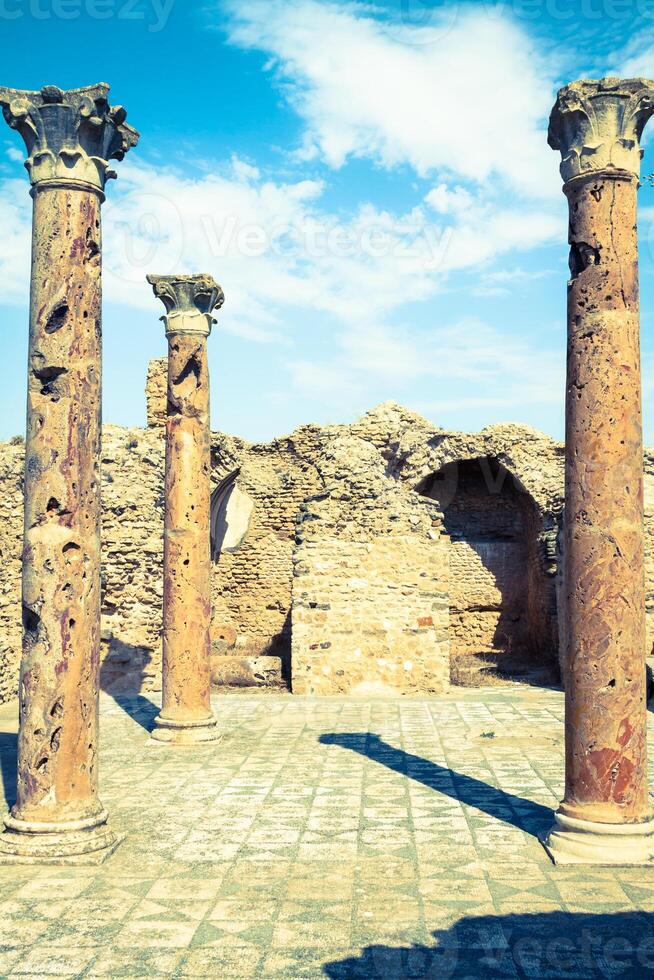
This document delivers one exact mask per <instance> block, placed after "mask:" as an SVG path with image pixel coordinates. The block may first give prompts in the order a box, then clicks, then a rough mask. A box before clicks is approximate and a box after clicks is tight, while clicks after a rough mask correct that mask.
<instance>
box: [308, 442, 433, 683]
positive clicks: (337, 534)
mask: <svg viewBox="0 0 654 980" xmlns="http://www.w3.org/2000/svg"><path fill="white" fill-rule="evenodd" d="M357 442H358V443H359V444H358V445H357V444H356V443H357ZM353 450H355V451H353ZM322 463H323V467H322V473H323V477H324V479H325V484H326V485H325V489H324V490H323V491H322V493H320V494H318V495H317V496H314V497H311V498H309V499H308V500H307V501H306V502H305V503H304V504H303V506H302V507H301V508H300V514H299V517H298V527H297V544H298V546H297V549H296V552H295V557H294V576H295V577H294V581H293V607H292V658H291V660H292V686H293V691H294V692H295V693H299V694H355V695H359V694H371V693H375V694H381V693H383V694H417V693H434V692H438V691H443V690H445V689H446V688H447V687H449V680H450V657H449V644H450V639H449V631H448V620H449V604H448V595H447V583H448V553H449V548H448V544H449V542H448V540H447V539H446V538H442V537H441V520H440V512H439V510H438V508H437V506H436V505H435V504H433V502H431V501H429V500H426V499H424V498H420V497H419V496H418V495H417V494H407V493H405V492H404V491H403V489H402V488H401V487H400V486H399V485H398V484H397V483H396V482H395V481H392V480H389V479H388V478H387V476H386V474H385V468H384V465H383V462H382V460H381V459H380V457H379V453H378V451H377V450H376V449H375V448H374V447H373V446H372V445H371V444H370V443H366V442H363V441H362V440H355V439H353V438H352V437H349V438H346V437H343V438H341V439H335V440H334V441H333V442H332V443H331V445H330V448H329V452H328V453H327V454H326V456H325V457H324V458H323V461H322Z"/></svg>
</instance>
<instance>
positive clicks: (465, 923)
mask: <svg viewBox="0 0 654 980" xmlns="http://www.w3.org/2000/svg"><path fill="white" fill-rule="evenodd" d="M215 708H216V711H217V713H218V717H219V724H220V726H221V728H222V731H223V733H224V734H223V739H222V741H221V743H219V744H218V745H212V746H210V747H206V748H192V749H177V750H176V749H172V748H170V747H167V746H165V745H162V744H152V743H148V739H147V729H148V728H149V726H150V723H151V721H152V718H153V716H154V713H155V709H154V707H153V705H152V704H151V703H150V702H149V701H148V700H146V699H145V698H135V699H124V700H121V702H120V703H116V702H115V701H114V700H112V699H111V698H109V697H108V696H106V695H103V697H102V731H103V743H102V772H101V778H102V797H103V800H104V801H105V803H106V804H107V805H108V807H109V809H110V812H111V814H112V822H113V825H114V827H115V828H116V829H117V830H119V831H121V832H125V833H126V834H127V838H126V840H125V842H124V843H123V844H122V845H121V847H120V848H119V849H118V851H117V852H116V853H115V854H114V856H113V857H112V858H111V859H110V860H109V861H108V862H107V863H106V864H104V865H102V866H101V867H99V868H89V869H82V870H80V869H74V870H73V869H70V868H38V869H37V868H25V867H21V868H16V867H0V976H1V977H12V978H13V977H23V978H25V977H33V978H36V977H51V976H60V977H110V976H121V977H140V976H148V977H212V978H213V977H216V978H223V977H225V978H227V977H230V978H234V977H237V978H248V977H277V978H281V977H289V978H291V977H304V978H318V977H327V978H349V977H355V978H365V980H368V978H383V980H403V978H409V977H411V978H415V980H417V978H429V980H432V978H437V977H438V978H440V977H462V978H463V977H465V978H471V980H477V978H480V977H550V978H555V980H562V978H566V977H568V978H585V977H622V978H624V977H644V976H654V921H653V920H652V912H654V869H652V870H649V869H618V870H611V869H590V870H587V869H586V870H584V869H579V868H573V869H570V868H568V869H563V868H555V867H553V866H552V865H551V864H550V862H549V859H548V858H547V856H546V854H545V852H544V850H543V849H542V847H541V845H540V844H539V843H538V840H537V834H538V833H539V832H541V831H543V830H544V829H545V828H546V827H547V825H548V824H549V821H550V808H551V807H553V806H554V805H556V803H557V801H558V799H559V797H560V794H561V788H562V787H561V781H562V750H563V740H562V721H561V719H562V710H563V705H562V697H561V695H560V694H558V693H556V692H548V691H535V690H533V689H526V688H520V687H515V688H511V689H504V688H503V689H498V688H494V689H488V690H485V691H464V690H460V691H458V692H456V693H455V694H454V695H452V696H448V697H443V698H435V699H431V700H408V699H405V700H393V701H353V700H349V701H348V700H343V699H327V698H323V699H309V698H291V697H282V696H279V697H256V696H242V695H240V696H224V697H219V698H216V702H215ZM14 731H15V720H14V715H13V712H12V711H10V710H8V709H3V713H2V714H0V752H1V754H2V773H3V776H4V787H5V797H9V798H11V795H12V792H13V781H14V765H15V763H14V753H15V737H14V735H13V732H14ZM653 734H654V729H653ZM1 786H2V781H0V788H1ZM1 803H2V795H1V794H0V804H1ZM1 809H2V806H1V805H0V810H1Z"/></svg>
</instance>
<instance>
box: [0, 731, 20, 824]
mask: <svg viewBox="0 0 654 980" xmlns="http://www.w3.org/2000/svg"><path fill="white" fill-rule="evenodd" d="M17 753H18V736H17V735H16V734H15V732H0V778H2V789H3V793H4V798H5V800H6V801H7V806H9V807H12V806H13V805H14V803H15V802H16V777H17V767H18V762H17Z"/></svg>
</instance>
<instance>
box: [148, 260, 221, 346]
mask: <svg viewBox="0 0 654 980" xmlns="http://www.w3.org/2000/svg"><path fill="white" fill-rule="evenodd" d="M146 278H147V280H148V282H149V283H150V285H151V286H152V288H153V290H154V295H155V296H156V297H157V298H158V299H160V300H161V302H162V303H163V305H164V306H165V307H166V314H165V316H162V317H161V319H162V320H163V322H164V323H165V325H166V336H167V337H171V336H173V335H175V334H202V335H203V336H205V337H208V336H209V334H210V333H211V327H212V325H213V324H214V323H215V322H216V321H215V320H214V318H213V317H212V315H211V314H212V313H213V311H214V310H219V309H220V307H221V306H222V305H223V303H224V302H225V295H224V293H223V291H222V289H221V288H220V286H219V285H218V283H217V282H216V281H215V280H214V279H213V278H212V277H211V276H207V275H197V276H146Z"/></svg>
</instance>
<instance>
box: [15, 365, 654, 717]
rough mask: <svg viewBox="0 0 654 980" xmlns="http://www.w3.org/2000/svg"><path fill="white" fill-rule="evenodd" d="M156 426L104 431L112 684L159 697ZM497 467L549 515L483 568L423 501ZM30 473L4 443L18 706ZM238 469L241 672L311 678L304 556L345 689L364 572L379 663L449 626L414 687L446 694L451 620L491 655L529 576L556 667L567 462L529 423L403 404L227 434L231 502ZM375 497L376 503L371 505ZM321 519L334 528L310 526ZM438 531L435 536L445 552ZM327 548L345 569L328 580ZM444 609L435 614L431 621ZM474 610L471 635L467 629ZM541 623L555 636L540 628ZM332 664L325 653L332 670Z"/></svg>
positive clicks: (234, 588)
mask: <svg viewBox="0 0 654 980" xmlns="http://www.w3.org/2000/svg"><path fill="white" fill-rule="evenodd" d="M163 383H165V375H163V374H162V373H161V371H158V372H157V371H155V370H154V369H152V371H151V385H150V389H151V390H150V392H149V399H148V401H149V404H150V405H153V404H156V397H155V396H156V390H153V389H157V390H158V389H160V388H161V385H162V384H163ZM150 419H151V422H152V424H151V426H150V427H149V428H147V429H125V428H122V427H119V426H113V425H107V426H105V428H104V433H103V565H102V567H103V619H102V627H103V629H102V641H103V642H102V655H103V665H102V680H103V686H105V687H108V688H110V689H113V690H116V689H118V690H120V689H125V690H127V689H135V688H137V687H141V688H143V689H146V690H147V689H156V688H157V687H158V686H159V684H160V669H161V598H162V596H161V588H162V586H161V579H162V553H163V467H164V438H163V429H162V427H161V425H160V424H158V421H157V418H156V413H155V412H154V410H153V411H152V412H150ZM481 458H489V459H492V460H494V461H499V463H501V464H502V466H504V467H506V469H507V471H508V472H509V473H510V474H511V475H512V477H514V478H515V479H516V480H517V481H519V484H520V485H521V486H522V487H524V489H525V490H526V491H527V492H528V495H529V497H530V499H531V500H532V501H533V508H532V518H531V520H532V521H533V526H530V527H525V529H524V530H525V533H524V536H523V538H521V539H520V541H518V542H514V541H507V542H506V544H505V545H503V544H501V543H499V544H497V545H496V546H495V548H494V550H493V549H491V550H493V554H492V556H491V555H489V554H486V555H484V556H482V555H480V551H479V548H478V546H476V545H474V544H473V542H472V540H468V541H467V542H466V541H464V540H458V541H457V540H454V541H453V542H452V543H451V544H450V543H449V536H448V535H447V530H446V528H443V527H442V520H441V513H442V512H441V511H440V510H439V506H438V505H437V504H435V502H434V501H430V500H428V499H427V498H425V497H424V496H421V492H418V491H421V490H422V489H424V483H425V480H427V479H428V478H429V477H430V476H432V475H433V474H435V473H437V472H439V471H440V470H441V469H442V468H443V467H444V466H446V465H447V464H449V463H455V462H457V461H464V460H475V459H481ZM645 463H646V485H645V490H646V534H647V582H648V651H649V650H650V649H651V647H652V643H653V642H654V452H647V453H646V458H645ZM22 468H23V447H22V445H19V444H13V445H12V444H7V443H5V444H2V445H0V561H1V562H2V571H1V573H0V700H7V699H8V698H10V697H12V696H13V695H14V694H15V691H16V685H17V678H18V665H19V659H20V635H21V625H20V624H21V605H20V553H21V546H22V545H21V542H22ZM236 469H240V473H239V475H238V479H237V485H238V489H239V493H240V494H241V495H245V498H247V500H248V502H249V503H250V504H251V514H250V516H249V518H248V521H247V527H246V528H245V530H244V534H243V535H241V536H239V541H238V542H237V545H236V547H234V548H233V550H229V551H224V552H223V553H222V554H221V555H220V558H219V561H218V562H217V563H215V564H214V565H213V566H212V569H213V575H212V599H213V628H212V637H213V647H214V657H215V661H216V662H217V663H218V665H219V666H220V665H224V668H225V671H226V672H227V673H229V670H228V668H229V666H230V664H232V662H233V661H234V660H238V662H239V663H240V662H242V661H243V660H246V659H248V658H250V659H251V661H252V662H253V663H254V662H256V664H257V665H258V670H259V672H260V673H262V674H265V673H266V671H265V664H266V663H267V662H270V663H271V664H272V663H274V662H275V661H274V658H276V657H281V658H282V660H283V665H284V673H285V676H286V678H287V680H288V678H289V677H290V675H291V673H292V672H293V665H292V663H291V632H292V631H291V619H292V612H291V610H292V605H293V593H294V590H295V592H296V593H297V590H298V588H299V584H298V583H299V582H300V580H301V576H300V575H298V576H297V578H294V574H293V571H294V557H295V559H296V564H295V567H296V569H298V568H299V567H300V563H301V561H303V560H306V561H307V563H308V567H309V568H310V569H311V571H310V572H307V575H306V577H305V588H304V591H306V592H309V591H311V589H315V590H316V591H317V592H318V593H319V594H324V592H325V589H329V590H330V591H332V592H333V595H332V602H331V603H330V604H331V606H332V608H331V609H330V610H322V612H325V613H329V615H328V616H327V617H326V620H325V622H324V623H322V624H321V629H322V626H323V625H326V626H327V628H328V631H331V632H332V633H334V635H335V636H336V635H337V640H336V641H335V640H334V639H329V638H328V639H327V640H324V641H322V642H331V643H332V646H331V647H329V648H321V649H322V650H323V651H324V650H325V649H327V650H331V651H332V652H331V654H330V657H331V658H332V663H331V665H330V669H331V671H332V677H334V676H336V677H344V676H345V674H343V675H338V674H336V671H339V670H345V667H343V666H342V664H339V658H340V659H341V660H342V661H343V662H344V663H345V662H346V661H349V662H350V663H351V662H352V660H351V658H352V657H353V656H354V654H355V652H356V650H357V649H358V648H359V646H360V644H359V645H357V646H355V645H354V644H352V647H351V648H350V647H349V646H348V640H347V636H348V633H349V630H350V626H351V623H350V624H349V625H348V622H347V618H348V616H349V615H350V614H351V608H352V606H351V604H350V602H349V597H348V594H347V590H346V589H343V582H347V581H348V578H347V575H348V569H349V568H352V567H353V566H354V563H355V562H356V563H357V567H358V568H359V571H360V574H358V575H356V576H354V577H355V578H357V579H359V580H361V581H365V582H368V583H370V584H369V585H368V586H366V587H365V588H363V590H361V589H360V590H359V593H358V594H355V595H354V596H353V599H356V614H357V615H360V626H359V629H360V636H362V637H363V639H364V640H365V643H366V644H367V645H368V646H369V648H370V649H372V646H373V639H372V638H373V636H375V637H376V638H377V640H378V642H379V643H380V644H382V645H384V644H388V643H390V638H391V637H395V636H397V635H399V633H402V631H403V630H404V629H405V626H406V633H405V635H404V638H403V639H402V640H401V643H402V644H405V641H406V644H407V645H408V646H411V642H409V641H410V639H411V637H412V636H413V635H414V634H412V633H411V630H412V629H413V628H414V627H413V626H410V625H408V624H411V623H413V622H414V621H415V620H417V619H420V620H424V619H426V618H429V616H430V615H431V618H432V619H433V622H434V625H433V626H429V627H422V626H421V627H418V629H419V630H426V632H419V633H417V634H415V635H416V636H417V637H418V638H419V643H418V644H417V645H418V647H419V649H420V650H421V651H424V662H423V663H420V662H419V660H418V659H417V658H416V657H415V656H412V657H410V656H408V655H407V656H406V657H405V658H404V659H406V660H407V661H408V660H411V662H412V664H413V665H414V666H413V667H412V670H413V677H414V678H415V677H417V676H418V675H419V674H420V672H421V671H424V672H425V673H423V674H422V677H423V680H420V681H419V683H418V684H417V687H419V686H420V684H423V683H424V684H425V685H428V684H432V683H433V684H435V683H436V680H435V675H433V676H430V677H429V678H428V677H427V670H429V671H435V672H436V674H438V671H439V670H440V671H441V673H442V664H443V663H444V662H445V660H446V659H447V658H446V654H445V645H444V643H443V641H442V638H441V637H440V631H441V630H442V629H444V624H445V621H446V618H447V611H448V610H449V626H448V640H449V641H450V642H451V646H452V648H453V649H454V650H456V649H457V644H458V645H459V646H461V645H462V644H464V642H465V643H468V644H469V645H470V642H471V638H472V637H473V636H474V637H475V643H474V645H477V643H487V642H490V639H491V636H492V635H496V634H497V632H498V622H499V619H500V618H501V616H502V614H503V612H504V611H505V610H504V606H503V604H502V603H503V599H502V596H503V595H504V594H506V593H507V592H509V593H510V592H512V591H513V592H516V590H517V588H518V586H517V584H516V582H515V578H516V574H517V573H516V571H515V570H516V567H517V566H518V565H519V566H520V567H521V568H522V569H523V570H524V569H525V568H526V570H527V576H526V577H527V578H528V583H527V591H528V596H529V602H528V607H529V611H528V616H529V620H530V623H531V624H532V628H531V634H532V637H533V636H534V635H535V636H536V637H537V638H538V637H540V638H541V648H540V650H539V651H538V655H539V656H541V655H542V656H543V657H552V656H553V655H554V654H555V649H556V633H557V619H556V601H555V586H556V575H554V574H553V572H554V571H555V569H556V560H555V557H553V536H554V537H555V536H556V530H557V526H558V521H559V519H560V513H561V507H562V496H563V452H562V446H561V445H560V444H558V443H556V442H554V441H553V440H551V439H549V438H548V437H546V436H544V435H542V434H540V433H537V432H534V430H532V429H529V428H527V427H524V426H517V425H502V426H493V427H490V428H488V429H484V430H482V431H481V432H479V433H472V434H465V433H456V432H446V431H444V430H442V429H438V428H436V427H434V426H433V425H432V424H431V423H429V422H427V421H426V420H425V419H422V418H421V417H420V416H418V415H416V414H415V413H413V412H410V411H407V410H406V409H403V408H401V407H400V406H398V405H394V404H385V405H382V406H379V407H378V408H377V409H375V410H374V411H372V412H369V413H368V414H367V415H365V416H364V417H363V418H361V419H359V420H358V421H356V422H355V423H353V424H352V425H334V426H324V427H320V426H315V425H308V426H303V427H301V428H299V429H297V430H296V431H295V432H293V433H292V434H291V435H289V436H287V437H285V438H282V439H276V440H274V441H273V442H271V443H268V444H251V443H247V442H245V441H243V440H240V439H237V438H235V437H233V436H229V435H224V434H221V433H219V432H215V433H214V434H213V436H212V477H211V478H212V484H213V485H214V486H217V485H218V483H219V482H220V481H221V480H222V479H223V478H224V477H225V476H227V475H228V474H230V473H232V472H233V471H234V470H236ZM364 476H365V479H364ZM339 488H340V489H339ZM368 492H370V493H371V494H373V495H374V496H370V497H369V498H366V496H365V495H366V494H367V493H368ZM323 494H327V496H325V497H324V500H322V501H321V500H319V499H313V500H312V499H311V498H318V497H320V496H321V495H323ZM348 495H350V496H351V499H348ZM241 499H243V498H241ZM305 504H306V506H307V507H308V508H309V511H310V512H312V513H315V514H316V515H317V516H318V520H317V521H314V522H311V521H307V520H306V519H305V518H306V514H307V513H308V512H309V511H304V510H302V508H303V507H304V506H305ZM416 508H417V509H416ZM248 513H249V508H248ZM427 514H428V519H427V516H426V515H427ZM299 517H301V518H302V520H301V523H300V525H298V518H299ZM409 519H411V520H413V521H414V522H415V523H410V520H409ZM425 521H426V523H425ZM312 524H313V526H314V527H315V531H314V527H312ZM318 527H320V528H321V530H320V534H318ZM430 529H431V532H432V534H433V537H429V536H428V533H427V532H428V531H429V530H430ZM296 536H297V539H296ZM241 538H242V540H241ZM525 539H526V542H527V543H526V556H525V551H524V550H523V546H524V540H525ZM511 548H513V550H514V552H515V554H514V555H513V557H512V556H511V555H512V552H511ZM321 549H322V553H323V556H324V561H327V560H329V562H331V568H332V570H331V571H329V574H328V575H325V574H322V572H321V575H320V576H319V575H318V571H319V569H318V565H319V556H320V551H321ZM548 549H549V550H548ZM391 552H394V555H395V557H391ZM309 553H311V558H310V559H309V557H308V556H309ZM547 555H549V558H548V557H547ZM516 556H517V557H516ZM482 558H484V560H482ZM321 560H322V559H321ZM548 562H549V570H547V564H548ZM373 566H374V568H373ZM384 567H386V569H387V574H386V578H385V580H382V579H381V578H380V576H381V571H382V570H383V569H384ZM418 568H420V569H421V571H420V572H419V573H418V575H419V578H420V582H419V590H418V591H419V592H420V589H421V588H422V587H423V586H424V593H421V594H420V597H419V599H418V600H417V604H416V605H415V606H414V605H412V601H413V600H412V598H411V593H412V592H413V593H415V587H414V586H412V587H411V588H409V586H408V583H409V582H413V581H414V580H413V578H412V575H413V571H414V570H415V569H418ZM448 569H450V571H448ZM544 569H545V571H544ZM403 570H406V574H404V571H403ZM423 573H424V574H423ZM512 580H513V584H512ZM520 580H521V582H522V581H524V578H523V576H520ZM330 582H332V583H333V584H332V585H330ZM294 583H295V584H294ZM339 590H342V591H339ZM403 591H404V592H406V593H409V595H403ZM339 595H340V598H339ZM443 596H446V597H447V601H444V600H443V599H442V598H441V597H443ZM389 597H392V598H393V601H394V602H395V603H396V604H395V605H394V606H393V604H392V603H391V607H392V608H393V609H394V610H395V611H394V612H393V616H392V617H391V618H388V617H386V618H385V619H381V620H380V609H381V608H382V606H383V605H384V604H386V605H388V604H389ZM400 597H401V598H402V602H400V601H399V599H400ZM404 600H407V601H404ZM409 600H410V601H409ZM310 601H311V602H313V601H314V600H313V599H311V600H310ZM315 601H317V600H315ZM339 603H340V605H339ZM323 604H324V603H323ZM430 604H431V605H432V606H433V607H434V608H433V609H430V610H429V611H425V607H426V606H429V605H430ZM475 607H478V608H475ZM489 607H490V608H489ZM309 608H310V607H309ZM464 609H465V610H467V612H466V616H467V619H466V620H465V622H463V619H462V617H461V616H460V613H461V611H462V610H464ZM339 610H340V611H339ZM305 612H306V610H305V611H304V612H302V611H301V606H300V605H296V607H295V619H296V630H297V631H298V632H297V641H298V643H300V642H301V643H304V642H305V641H304V640H302V641H301V640H300V637H301V635H302V630H303V629H305V631H306V644H307V646H308V647H309V648H310V647H311V646H312V645H314V644H315V642H316V640H315V639H312V640H311V642H309V639H310V637H309V633H310V632H312V631H313V629H314V626H315V625H317V624H316V622H315V620H313V621H312V623H311V624H310V621H309V618H306V617H305ZM423 613H424V615H423ZM434 613H435V614H436V615H434ZM303 617H305V618H304V619H303ZM538 617H540V621H541V624H542V625H541V626H540V627H539V628H537V629H535V628H534V626H533V624H534V622H536V621H537V619H538ZM327 620H329V622H328V623H327ZM378 620H379V621H381V624H382V625H381V628H380V627H379V621H378ZM385 623H388V624H390V625H388V626H386V625H384V624H385ZM375 624H376V625H375ZM402 624H405V625H404V626H402ZM309 626H311V629H309ZM368 627H369V628H370V632H369V633H366V630H367V629H368ZM380 629H381V632H379V630H380ZM384 630H386V633H385V634H384V632H383V631H384ZM437 636H438V637H439V638H438V639H437ZM298 649H299V648H298ZM324 656H325V654H324V653H321V654H318V655H317V654H316V651H315V650H314V651H312V657H313V661H314V663H317V659H319V658H321V657H324ZM374 659H375V658H374V657H373V658H372V660H370V662H369V664H370V673H371V676H370V678H369V680H370V682H371V683H373V682H379V683H382V684H386V683H388V676H390V675H384V679H383V680H380V677H381V676H382V674H383V671H381V667H380V666H379V665H375V664H374V663H373V660H374ZM377 659H384V658H377ZM439 663H440V667H439V666H438V664H439ZM262 665H264V666H263V667H262ZM320 669H321V670H322V667H321V668H320ZM384 669H385V668H384ZM349 670H350V681H349V682H348V683H351V686H356V684H354V682H353V677H354V674H353V673H352V670H353V668H352V667H350V668H349ZM373 671H376V673H375V674H374V676H373ZM380 671H381V673H380ZM295 673H296V678H297V677H299V676H300V674H299V673H297V672H295ZM307 673H308V672H307ZM406 673H407V674H409V673H410V671H407V672H406ZM405 679H406V680H407V682H409V686H410V683H412V682H410V681H409V678H408V677H407V678H405ZM339 683H345V682H342V681H339ZM389 686H390V684H389ZM397 686H398V687H401V685H397Z"/></svg>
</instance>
